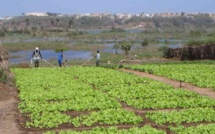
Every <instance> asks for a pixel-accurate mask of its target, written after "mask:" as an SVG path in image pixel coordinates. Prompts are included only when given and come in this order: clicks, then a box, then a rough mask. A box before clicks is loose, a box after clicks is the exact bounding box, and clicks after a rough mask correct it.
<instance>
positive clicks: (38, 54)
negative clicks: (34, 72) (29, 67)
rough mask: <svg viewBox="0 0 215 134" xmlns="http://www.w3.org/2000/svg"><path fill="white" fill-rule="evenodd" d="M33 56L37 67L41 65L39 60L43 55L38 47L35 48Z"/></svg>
mask: <svg viewBox="0 0 215 134" xmlns="http://www.w3.org/2000/svg"><path fill="white" fill-rule="evenodd" d="M31 57H32V59H33V61H34V65H35V67H39V60H42V55H41V53H40V50H39V48H38V47H36V48H35V51H33V54H32V56H31Z"/></svg>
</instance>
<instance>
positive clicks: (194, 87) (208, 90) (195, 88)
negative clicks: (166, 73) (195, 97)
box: [121, 69, 215, 99]
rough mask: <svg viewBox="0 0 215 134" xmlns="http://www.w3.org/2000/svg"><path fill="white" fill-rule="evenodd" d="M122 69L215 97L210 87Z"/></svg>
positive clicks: (175, 86) (125, 70)
mask: <svg viewBox="0 0 215 134" xmlns="http://www.w3.org/2000/svg"><path fill="white" fill-rule="evenodd" d="M121 71H123V72H127V73H132V74H135V75H138V76H142V77H148V78H151V79H154V80H157V81H160V82H163V83H166V84H169V85H172V86H173V87H174V88H183V89H185V90H189V91H193V92H196V93H198V94H200V95H203V96H208V97H210V98H213V99H215V91H213V89H210V88H200V87H197V86H194V85H192V84H190V83H185V82H182V83H181V84H180V81H176V80H171V79H168V78H165V77H162V76H155V75H152V74H148V73H145V72H139V71H134V70H128V69H121ZM180 85H181V87H180Z"/></svg>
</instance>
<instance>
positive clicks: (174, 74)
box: [126, 63, 215, 89]
mask: <svg viewBox="0 0 215 134" xmlns="http://www.w3.org/2000/svg"><path fill="white" fill-rule="evenodd" d="M126 68H127V69H133V70H137V71H142V72H148V73H152V74H154V75H158V76H165V77H167V78H170V79H173V80H180V81H183V82H189V83H192V84H194V85H196V86H198V87H206V88H213V89H215V71H214V70H215V65H214V64H198V63H195V64H146V65H132V66H127V67H126Z"/></svg>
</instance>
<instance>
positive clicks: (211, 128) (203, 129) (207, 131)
mask: <svg viewBox="0 0 215 134" xmlns="http://www.w3.org/2000/svg"><path fill="white" fill-rule="evenodd" d="M169 128H170V130H171V131H173V132H174V133H176V134H214V132H215V124H214V123H213V124H207V125H206V124H200V125H198V126H191V127H184V126H178V127H173V126H170V127H169Z"/></svg>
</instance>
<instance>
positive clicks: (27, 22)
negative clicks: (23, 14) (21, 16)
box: [25, 18, 30, 27]
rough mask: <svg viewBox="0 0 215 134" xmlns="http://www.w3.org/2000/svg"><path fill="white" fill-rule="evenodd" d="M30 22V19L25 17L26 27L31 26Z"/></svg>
mask: <svg viewBox="0 0 215 134" xmlns="http://www.w3.org/2000/svg"><path fill="white" fill-rule="evenodd" d="M29 24H30V20H29V19H28V18H27V19H25V25H26V27H28V26H29Z"/></svg>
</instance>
